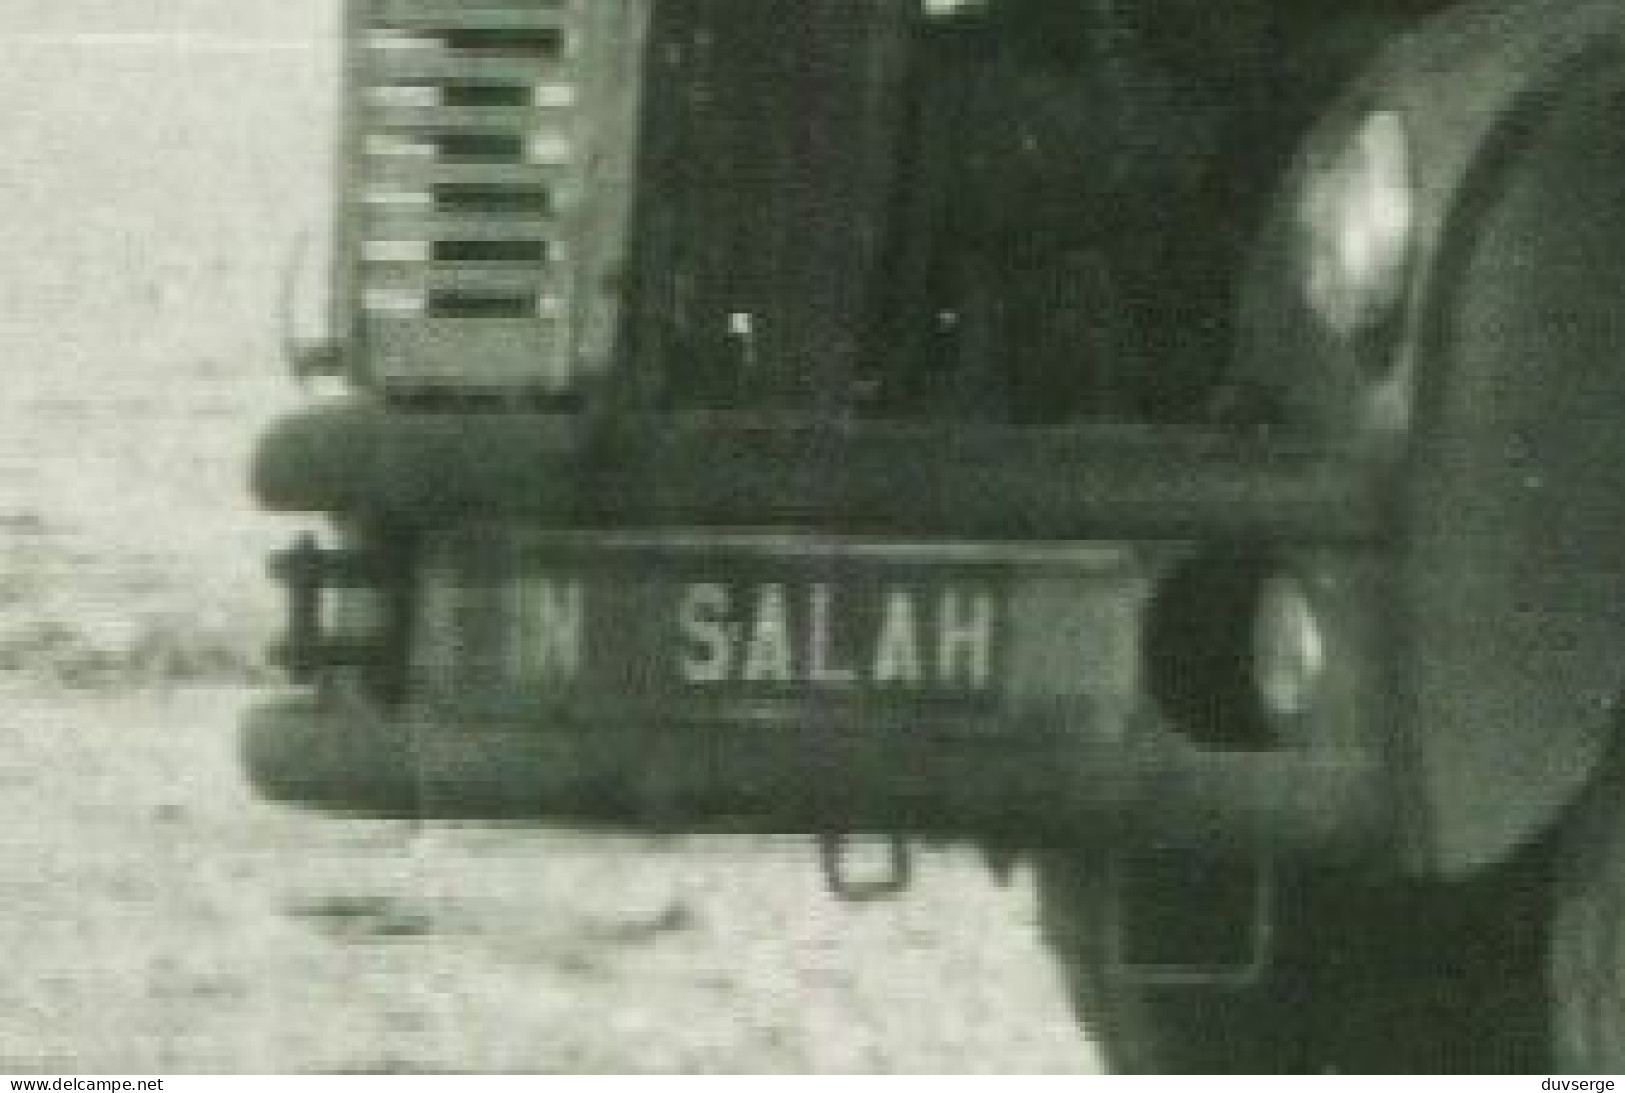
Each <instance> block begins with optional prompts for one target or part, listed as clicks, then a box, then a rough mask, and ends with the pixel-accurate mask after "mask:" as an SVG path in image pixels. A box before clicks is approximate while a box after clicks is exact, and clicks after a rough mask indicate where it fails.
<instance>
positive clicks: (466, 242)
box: [341, 0, 650, 394]
mask: <svg viewBox="0 0 1625 1093" xmlns="http://www.w3.org/2000/svg"><path fill="white" fill-rule="evenodd" d="M649 2H650V0H351V9H350V20H349V63H348V72H347V97H348V106H349V112H348V118H349V128H348V132H347V134H346V143H347V145H348V149H347V151H348V154H347V156H346V157H345V161H346V164H347V169H348V172H349V173H348V177H347V179H346V186H345V188H346V190H347V193H348V195H349V202H350V206H349V215H348V217H347V218H346V223H347V229H346V236H347V238H346V239H345V241H344V252H345V257H344V258H343V259H342V262H343V265H344V269H343V270H342V271H341V272H342V274H343V276H342V278H341V281H342V283H341V296H342V297H343V298H344V306H345V307H346V309H347V311H348V313H349V314H350V315H351V316H352V317H353V318H354V321H355V322H356V324H357V326H358V328H359V329H358V330H357V331H356V334H357V338H356V342H357V344H358V345H359V346H360V347H361V350H362V353H363V355H364V356H363V362H362V369H361V370H362V372H363V374H364V375H366V376H368V377H369V378H370V379H371V380H372V382H374V383H376V384H379V385H380V386H382V387H383V388H385V389H386V390H387V391H390V392H393V393H406V394H410V393H413V392H434V391H437V390H438V391H444V390H454V391H455V390H474V391H482V392H490V393H497V394H503V393H527V394H528V393H534V392H542V393H545V394H560V393H565V392H568V391H570V390H571V389H572V388H573V387H574V386H575V385H576V383H577V381H578V380H579V379H580V378H581V377H583V376H585V375H590V374H592V373H595V372H600V371H602V370H603V369H605V368H607V367H608V362H609V357H610V354H611V351H612V342H613V331H614V328H615V313H616V306H617V303H618V301H617V299H616V293H615V282H616V278H615V277H614V276H613V272H614V269H615V268H616V267H617V266H618V264H619V259H620V256H621V251H622V249H623V246H624V240H625V233H626V219H627V216H628V209H629V204H630V199H629V198H630V189H631V185H630V183H631V173H632V162H633V154H634V144H635V131H636V120H637V112H638V86H639V79H638V76H639V67H640V61H641V51H642V41H643V35H644V27H645V24H646V22H647V12H646V7H647V4H648V3H649Z"/></svg>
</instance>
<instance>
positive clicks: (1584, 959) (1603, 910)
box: [1548, 762, 1625, 1074]
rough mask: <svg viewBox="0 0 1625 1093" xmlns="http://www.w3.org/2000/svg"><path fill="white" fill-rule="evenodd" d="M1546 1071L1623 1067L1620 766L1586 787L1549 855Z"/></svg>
mask: <svg viewBox="0 0 1625 1093" xmlns="http://www.w3.org/2000/svg"><path fill="white" fill-rule="evenodd" d="M1556 861H1557V866H1556V869H1555V872H1556V878H1555V882H1554V885H1553V898H1552V913H1551V929H1550V964H1549V980H1548V991H1549V994H1550V997H1551V1015H1552V1030H1551V1031H1552V1069H1553V1070H1555V1071H1557V1072H1560V1073H1581V1074H1599V1073H1601V1074H1617V1073H1620V1072H1621V1071H1622V1070H1625V764H1622V763H1619V762H1616V763H1614V764H1613V767H1612V770H1611V771H1610V773H1609V774H1608V775H1607V776H1605V777H1604V778H1602V779H1601V780H1600V781H1599V782H1598V784H1597V785H1595V786H1593V787H1592V790H1591V792H1590V793H1589V794H1588V795H1587V798H1586V799H1585V800H1584V801H1583V802H1582V803H1581V805H1580V806H1579V808H1578V809H1577V810H1576V816H1575V819H1574V822H1573V823H1572V824H1571V825H1570V826H1569V829H1568V830H1567V831H1565V832H1564V833H1563V834H1562V838H1561V841H1560V845H1559V847H1558V849H1557V851H1556Z"/></svg>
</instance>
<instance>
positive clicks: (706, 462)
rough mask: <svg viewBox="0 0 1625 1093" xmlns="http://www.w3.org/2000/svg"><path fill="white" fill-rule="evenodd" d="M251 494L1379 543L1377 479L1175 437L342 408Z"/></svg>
mask: <svg viewBox="0 0 1625 1093" xmlns="http://www.w3.org/2000/svg"><path fill="white" fill-rule="evenodd" d="M254 483H255V488H256V491H257V493H258V495H259V497H260V499H261V500H262V502H263V503H264V504H265V505H267V506H268V507H270V508H272V509H279V510H286V511H312V512H365V513H373V514H378V515H380V516H383V517H386V518H388V519H390V520H392V521H396V522H398V523H401V524H404V525H407V526H419V527H446V526H453V525H456V524H458V523H462V522H466V521H469V520H481V519H490V520H517V521H533V522H536V523H538V524H542V525H546V526H555V527H563V526H576V527H646V528H654V527H666V528H669V527H691V528H722V527H768V526H774V527H803V528H818V529H821V530H825V531H829V532H840V533H844V534H871V535H887V534H892V535H896V534H902V535H908V536H928V537H929V536H942V537H950V538H974V537H984V538H993V539H1001V540H1007V541H1008V540H1028V541H1032V540H1046V539H1089V538H1111V539H1147V538H1151V539H1170V538H1172V539H1186V538H1195V539H1203V540H1209V541H1211V540H1215V539H1223V538H1232V539H1248V538H1251V539H1269V540H1272V541H1295V542H1361V541H1369V540H1372V539H1374V538H1377V537H1378V536H1380V535H1381V534H1382V532H1383V529H1384V526H1385V520H1384V517H1385V512H1384V508H1383V505H1384V502H1383V497H1384V490H1383V481H1382V475H1381V473H1380V470H1379V469H1378V468H1376V467H1375V466H1373V465H1372V464H1371V463H1370V462H1369V461H1366V460H1362V459H1360V458H1359V457H1357V456H1355V455H1352V454H1339V453H1336V452H1328V451H1327V450H1326V447H1325V446H1324V445H1321V446H1319V447H1314V446H1310V445H1305V444H1301V443H1292V442H1287V441H1284V440H1281V439H1278V438H1270V437H1261V436H1250V435H1238V434H1233V433H1225V432H1211V431H1202V430H1192V429H1186V428H1157V429H1149V428H1127V427H1079V428H1075V429H1054V430H1042V429H1017V428H1006V427H993V426H977V425H966V424H964V423H954V424H899V423H879V422H857V423H828V424H822V425H808V424H806V423H795V422H792V423H784V422H780V423H771V422H753V423H745V424H741V423H738V422H728V421H720V420H697V419H690V420H681V419H671V418H659V419H649V420H648V421H646V422H643V423H642V424H641V426H640V427H637V428H623V429H619V430H616V431H614V432H612V433H606V434H604V435H600V436H597V437H594V438H591V439H589V438H588V437H587V436H586V435H585V434H584V433H583V432H582V431H581V429H580V427H579V425H578V423H577V422H575V421H574V420H573V419H571V418H567V417H561V416H548V415H544V414H530V413H486V414H457V415H429V414H418V415H411V414H402V413H396V412H391V411H386V410H384V409H381V408H379V407H376V406H371V405H367V404H347V405H340V406H337V407H330V408H326V409H321V410H317V411H313V412H307V413H305V414H302V415H299V416H295V417H292V418H289V419H288V420H286V421H284V422H282V423H281V425H280V426H278V427H277V428H275V429H273V430H272V431H271V432H270V433H269V434H268V435H267V436H266V437H265V438H264V439H263V441H262V442H261V445H260V447H259V450H258V453H257V458H256V462H255V468H254Z"/></svg>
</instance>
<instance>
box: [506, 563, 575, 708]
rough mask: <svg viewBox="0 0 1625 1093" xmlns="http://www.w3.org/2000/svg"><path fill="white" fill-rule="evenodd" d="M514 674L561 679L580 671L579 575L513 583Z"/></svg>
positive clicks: (537, 578)
mask: <svg viewBox="0 0 1625 1093" xmlns="http://www.w3.org/2000/svg"><path fill="white" fill-rule="evenodd" d="M512 611H513V613H512V615H511V616H510V617H511V620H512V626H513V640H511V641H510V642H509V643H508V649H509V650H510V651H511V653H512V655H513V657H514V658H515V660H516V661H517V663H515V664H514V665H513V668H514V675H515V678H518V679H533V680H546V681H553V682H564V681H569V680H573V679H575V678H576V677H577V675H579V674H580V672H581V649H582V637H583V633H584V630H585V623H586V595H585V592H584V590H583V589H582V586H581V582H580V581H579V580H572V579H566V578H557V577H528V578H526V579H524V580H521V581H520V582H519V583H518V584H517V585H516V586H515V588H514V598H513V603H512Z"/></svg>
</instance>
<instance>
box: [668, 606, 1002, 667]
mask: <svg viewBox="0 0 1625 1093" xmlns="http://www.w3.org/2000/svg"><path fill="white" fill-rule="evenodd" d="M849 599H850V600H851V601H852V602H843V599H842V591H841V589H840V587H839V586H836V585H830V584H826V583H813V584H810V585H806V586H794V585H787V584H782V583H765V584H760V585H745V586H737V585H728V584H721V583H695V584H690V585H687V586H685V587H684V589H683V591H682V593H681V595H680V597H679V599H678V604H677V618H676V624H677V633H678V647H677V651H676V652H677V656H676V668H677V672H678V676H679V678H681V679H682V680H683V682H685V683H689V684H694V685H715V684H725V683H780V684H785V683H805V684H810V685H812V686H816V687H827V688H832V689H834V688H852V687H858V686H873V687H886V688H894V689H920V688H925V687H948V688H954V689H959V690H973V691H974V690H986V689H987V688H988V687H989V686H991V685H992V682H993V667H994V663H993V657H994V639H995V627H996V625H997V600H996V599H995V597H994V595H993V593H991V592H989V591H985V590H976V589H963V588H960V589H947V590H943V591H941V592H933V593H925V592H921V591H917V590H913V589H906V588H897V587H887V588H881V589H878V590H875V589H871V590H869V591H868V592H867V593H866V594H864V595H862V596H856V595H850V594H849Z"/></svg>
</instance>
